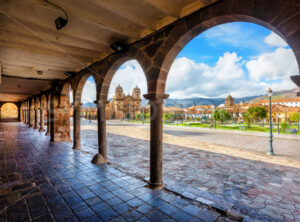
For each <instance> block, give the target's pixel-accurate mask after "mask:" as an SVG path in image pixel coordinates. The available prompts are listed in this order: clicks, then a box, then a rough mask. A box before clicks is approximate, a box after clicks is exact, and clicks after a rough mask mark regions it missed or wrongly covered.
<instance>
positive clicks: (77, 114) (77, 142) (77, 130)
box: [73, 104, 82, 150]
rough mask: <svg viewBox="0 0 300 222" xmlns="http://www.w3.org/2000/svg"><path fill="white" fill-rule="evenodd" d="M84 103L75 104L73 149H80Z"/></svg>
mask: <svg viewBox="0 0 300 222" xmlns="http://www.w3.org/2000/svg"><path fill="white" fill-rule="evenodd" d="M81 105H82V104H74V107H73V109H74V111H73V149H76V150H78V149H80V148H81V144H80V110H81Z"/></svg>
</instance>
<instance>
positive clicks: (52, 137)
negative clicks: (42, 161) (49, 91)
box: [49, 96, 54, 142]
mask: <svg viewBox="0 0 300 222" xmlns="http://www.w3.org/2000/svg"><path fill="white" fill-rule="evenodd" d="M49 120H50V141H51V142H54V99H53V96H51V102H50V118H49Z"/></svg>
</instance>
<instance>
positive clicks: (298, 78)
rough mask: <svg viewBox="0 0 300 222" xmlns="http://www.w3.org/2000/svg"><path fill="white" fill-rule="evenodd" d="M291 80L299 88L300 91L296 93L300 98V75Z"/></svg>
mask: <svg viewBox="0 0 300 222" xmlns="http://www.w3.org/2000/svg"><path fill="white" fill-rule="evenodd" d="M291 80H292V81H293V82H294V83H295V84H296V85H297V86H298V87H299V91H298V92H297V93H296V95H297V96H299V97H300V74H299V75H295V76H291Z"/></svg>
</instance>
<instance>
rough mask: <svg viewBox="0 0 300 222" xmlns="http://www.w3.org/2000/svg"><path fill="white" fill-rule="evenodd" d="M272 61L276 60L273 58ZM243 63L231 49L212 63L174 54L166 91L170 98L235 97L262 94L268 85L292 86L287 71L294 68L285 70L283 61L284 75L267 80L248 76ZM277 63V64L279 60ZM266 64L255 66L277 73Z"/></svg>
mask: <svg viewBox="0 0 300 222" xmlns="http://www.w3.org/2000/svg"><path fill="white" fill-rule="evenodd" d="M284 50H287V49H284ZM285 56H286V55H285ZM282 59H283V58H281V60H282ZM290 59H291V60H290V63H294V62H295V59H294V58H290ZM274 62H275V63H278V61H277V60H275V61H274ZM247 64H249V63H247ZM244 65H245V61H243V60H242V58H241V57H238V56H237V54H236V53H235V52H233V53H229V52H226V53H224V55H223V56H221V57H219V60H218V61H217V63H216V64H215V65H214V66H208V65H206V64H204V63H195V62H194V61H193V60H190V59H188V58H185V57H183V58H178V59H176V60H175V61H174V63H173V65H172V67H171V69H170V72H169V76H168V80H167V89H166V91H167V93H169V94H170V98H192V97H225V96H226V95H227V94H228V93H230V94H232V95H233V96H235V97H244V96H254V95H263V94H265V93H266V90H267V89H268V87H271V88H272V89H273V90H275V91H276V90H282V89H291V88H294V87H295V85H294V84H293V83H292V81H291V80H290V79H289V76H290V75H289V74H290V73H291V72H293V71H292V70H293V69H294V68H291V71H289V70H287V69H288V67H286V66H285V65H283V67H280V69H282V70H286V73H285V75H280V76H278V77H276V81H271V82H267V81H256V80H255V79H253V78H249V77H248V74H247V72H245V71H244V69H243V68H244ZM278 65H279V66H280V65H281V63H278ZM268 67H269V69H267V68H264V67H259V68H262V69H263V70H268V72H271V73H276V74H277V72H276V71H274V70H272V68H274V69H275V70H276V69H277V66H275V65H274V64H273V66H269V65H268ZM289 68H290V67H289ZM272 79H273V77H272Z"/></svg>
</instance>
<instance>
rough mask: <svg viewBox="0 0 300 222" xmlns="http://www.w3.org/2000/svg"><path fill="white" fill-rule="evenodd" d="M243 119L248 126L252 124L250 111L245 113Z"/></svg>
mask: <svg viewBox="0 0 300 222" xmlns="http://www.w3.org/2000/svg"><path fill="white" fill-rule="evenodd" d="M243 120H244V122H245V123H246V124H247V126H248V127H250V126H251V123H252V116H251V114H250V113H248V112H245V113H243Z"/></svg>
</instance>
